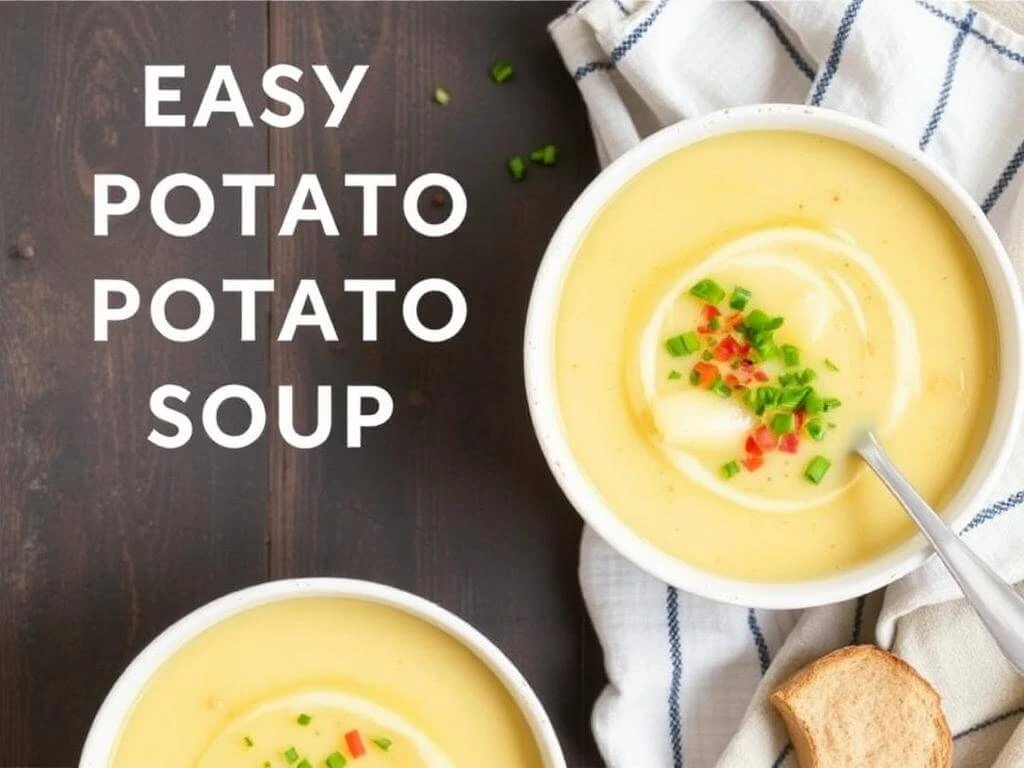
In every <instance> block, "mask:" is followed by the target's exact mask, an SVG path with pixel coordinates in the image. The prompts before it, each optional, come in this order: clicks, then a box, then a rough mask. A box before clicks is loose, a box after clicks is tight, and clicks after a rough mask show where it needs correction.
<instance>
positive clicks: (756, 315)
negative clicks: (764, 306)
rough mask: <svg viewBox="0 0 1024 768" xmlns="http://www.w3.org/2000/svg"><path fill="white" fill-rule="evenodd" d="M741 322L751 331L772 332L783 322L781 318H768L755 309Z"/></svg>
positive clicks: (765, 314)
mask: <svg viewBox="0 0 1024 768" xmlns="http://www.w3.org/2000/svg"><path fill="white" fill-rule="evenodd" d="M743 322H744V323H745V324H746V326H747V328H749V329H751V330H752V331H774V330H776V329H778V328H781V327H782V323H783V322H784V321H783V319H782V318H781V317H769V316H768V314H767V313H765V312H762V311H761V310H760V309H755V310H754V311H753V312H751V313H750V314H749V315H747V317H746V319H745V320H744V321H743Z"/></svg>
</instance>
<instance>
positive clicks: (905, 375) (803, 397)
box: [555, 131, 997, 581]
mask: <svg viewBox="0 0 1024 768" xmlns="http://www.w3.org/2000/svg"><path fill="white" fill-rule="evenodd" d="M555 349H556V361H555V364H556V375H557V384H558V393H559V401H560V407H561V412H562V418H563V422H564V427H565V431H566V434H567V436H568V440H569V443H570V446H571V448H572V450H573V452H574V454H575V455H576V456H577V458H578V459H579V461H580V463H581V465H582V467H583V469H584V470H585V472H586V473H587V474H588V475H589V477H590V479H591V481H592V482H593V483H594V484H595V486H596V487H597V489H598V490H599V491H600V493H601V494H602V496H603V498H604V499H605V501H606V503H607V504H608V506H609V507H610V508H611V509H612V510H613V511H614V512H615V513H616V514H617V515H618V516H619V517H620V518H621V519H622V520H623V521H624V522H625V523H626V524H627V525H629V527H630V528H632V529H633V530H634V531H635V532H637V533H638V534H640V535H641V536H643V537H644V538H646V539H648V540H649V541H651V542H652V543H653V544H655V545H656V546H657V547H659V548H660V549H662V550H664V551H666V552H668V553H670V554H672V555H674V556H676V557H678V558H679V559H681V560H684V561H686V562H688V563H691V564H694V565H697V566H699V567H702V568H705V569H707V570H710V571H714V572H717V573H719V574H723V575H727V576H730V577H735V578H741V579H748V580H756V581H789V580H798V579H806V578H811V577H821V576H827V575H829V574H832V573H835V572H837V571H840V570H842V569H847V568H850V567H851V566H854V565H856V564H858V563H860V562H862V561H863V560H865V559H866V558H869V557H871V556H874V555H877V554H879V553H881V552H883V551H885V550H889V549H891V548H892V547H894V546H895V545H897V544H899V543H901V542H903V541H904V540H905V539H907V538H908V537H909V536H910V535H911V533H912V531H913V527H912V524H911V523H910V522H909V520H908V518H907V517H906V515H905V514H904V513H903V512H902V511H901V510H900V508H899V507H898V506H897V504H896V502H895V501H894V500H893V498H892V497H891V496H890V495H889V493H888V492H887V491H886V490H885V489H884V487H883V486H882V485H881V483H879V482H878V481H877V480H876V479H875V478H874V477H873V476H871V475H870V474H869V472H868V471H867V470H866V468H865V466H864V465H863V463H862V462H861V461H860V460H859V459H854V458H851V456H850V452H849V449H850V445H851V441H852V440H853V439H854V437H855V436H856V435H857V434H859V431H861V430H863V429H865V428H866V427H869V426H870V427H873V428H874V429H875V430H877V432H878V434H879V435H880V437H881V441H882V443H883V445H884V446H885V448H886V449H887V450H888V451H889V453H890V454H891V455H892V457H893V458H894V459H895V460H896V462H897V463H898V464H899V465H900V466H901V467H902V468H903V469H904V471H905V472H906V473H907V475H908V476H909V477H910V479H911V480H912V482H913V483H914V484H915V485H916V487H917V488H918V490H919V491H920V492H921V493H922V494H923V495H924V497H925V498H926V499H928V500H929V501H930V502H932V503H933V504H936V505H940V506H941V504H942V503H943V502H944V501H945V500H947V499H948V498H949V496H950V495H951V494H952V493H953V492H954V491H955V490H956V488H957V486H958V484H959V483H960V482H961V481H962V479H963V478H964V476H965V475H966V472H967V470H968V469H969V466H970V463H971V461H972V458H973V457H974V455H975V454H976V452H977V450H978V449H979V448H980V444H981V441H982V440H983V438H984V437H985V435H986V434H987V431H988V428H989V422H990V419H991V413H992V407H993V400H994V396H995V389H996V378H997V338H996V325H995V316H994V310H993V307H992V306H991V301H990V297H989V294H988V291H987V288H986V286H985V283H984V280H983V277H982V275H981V272H980V269H979V267H978V266H977V264H976V262H975V261H974V258H973V254H972V252H971V250H970V248H969V246H968V244H967V242H966V241H965V239H964V237H963V236H962V234H961V233H960V231H959V230H958V229H957V227H956V226H955V225H954V223H953V222H952V221H951V220H950V218H949V217H948V216H947V214H946V213H945V212H944V211H943V210H942V209H941V208H940V206H939V205H938V204H937V203H936V202H935V201H934V200H933V199H932V198H931V197H930V196H929V195H928V194H927V193H926V192H925V191H924V190H923V189H922V188H921V187H920V186H918V184H917V183H916V182H914V181H913V180H911V179H910V178H909V177H907V176H906V175H905V174H903V173H902V172H900V171H899V170H897V169H896V168H894V167H892V166H891V165H889V164H888V163H886V162H884V161H883V160H880V159H878V158H876V157H874V156H873V155H870V154H868V153H867V152H865V151H863V150H861V149H858V148H856V147H854V146H851V145H848V144H845V143H842V142H839V141H836V140H832V139H827V138H823V137H819V136H815V135H812V134H804V133H796V132H777V131H772V132H768V131H764V132H750V133H741V134H732V135H727V136H722V137H719V138H714V139H710V140H707V141H703V142H700V143H698V144H695V145H692V146H690V147H687V148H684V149H682V150H679V151H677V152H675V153H673V154H671V155H669V156H667V157H665V158H663V159H661V160H659V161H658V162H656V163H654V164H653V165H652V166H650V167H649V168H647V169H645V170H644V171H643V172H641V173H640V174H639V175H638V176H637V177H636V178H635V179H634V180H633V181H632V182H631V183H630V184H629V185H628V186H627V187H625V188H624V189H623V190H622V191H621V192H620V193H618V194H617V195H616V196H615V198H613V199H612V200H611V201H610V202H609V203H608V204H607V205H606V206H605V207H604V209H603V210H602V211H601V212H600V213H599V214H598V215H597V216H596V218H595V220H594V221H593V223H592V225H591V226H590V228H589V230H588V232H587V233H586V235H585V236H584V238H583V239H582V241H581V243H580V244H579V247H578V252H577V254H576V256H575V258H574V261H573V264H572V266H571V268H570V270H569V273H568V275H567V277H566V279H565V283H564V287H563V290H562V298H561V306H560V310H559V316H558V322H557V328H556V338H555Z"/></svg>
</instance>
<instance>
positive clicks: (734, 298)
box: [729, 285, 750, 310]
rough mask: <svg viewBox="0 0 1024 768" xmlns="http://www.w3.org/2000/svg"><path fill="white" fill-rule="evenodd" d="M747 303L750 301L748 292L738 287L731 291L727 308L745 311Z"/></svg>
mask: <svg viewBox="0 0 1024 768" xmlns="http://www.w3.org/2000/svg"><path fill="white" fill-rule="evenodd" d="M748 301H750V291H748V290H747V289H746V288H741V287H740V286H738V285H737V286H736V287H735V288H733V289H732V295H731V296H730V297H729V306H730V307H731V308H732V309H738V310H743V309H746V308H747V302H748Z"/></svg>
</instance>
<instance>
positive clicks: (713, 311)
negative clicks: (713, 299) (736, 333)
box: [700, 304, 722, 323]
mask: <svg viewBox="0 0 1024 768" xmlns="http://www.w3.org/2000/svg"><path fill="white" fill-rule="evenodd" d="M720 314H722V313H721V312H719V311H718V307H716V306H714V305H712V304H705V305H704V306H703V307H701V309H700V316H701V317H703V318H704V320H705V322H708V323H710V322H711V319H712V318H715V317H718V316H719V315H720Z"/></svg>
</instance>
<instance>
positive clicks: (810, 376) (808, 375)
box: [799, 368, 818, 384]
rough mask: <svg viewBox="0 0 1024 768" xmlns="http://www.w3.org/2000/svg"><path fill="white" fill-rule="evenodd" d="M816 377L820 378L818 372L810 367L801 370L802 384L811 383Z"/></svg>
mask: <svg viewBox="0 0 1024 768" xmlns="http://www.w3.org/2000/svg"><path fill="white" fill-rule="evenodd" d="M816 378H818V374H816V373H815V372H814V371H813V370H811V369H810V368H804V369H803V370H802V371H801V372H800V376H799V381H800V383H801V384H810V383H811V382H812V381H814V380H815V379H816Z"/></svg>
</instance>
